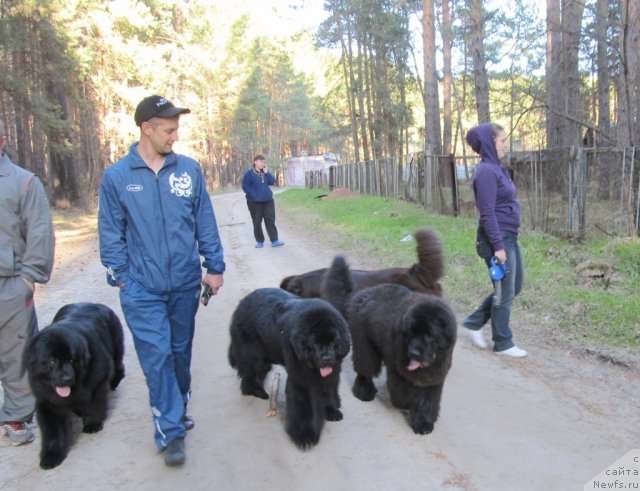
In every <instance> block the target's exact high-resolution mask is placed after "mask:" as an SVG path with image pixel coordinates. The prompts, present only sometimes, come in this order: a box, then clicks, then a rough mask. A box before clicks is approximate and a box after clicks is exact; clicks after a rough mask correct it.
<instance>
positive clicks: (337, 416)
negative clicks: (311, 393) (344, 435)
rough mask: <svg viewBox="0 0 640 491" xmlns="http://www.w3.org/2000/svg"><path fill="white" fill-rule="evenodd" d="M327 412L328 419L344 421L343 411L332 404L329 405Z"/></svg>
mask: <svg viewBox="0 0 640 491" xmlns="http://www.w3.org/2000/svg"><path fill="white" fill-rule="evenodd" d="M325 414H326V419H327V421H342V418H344V415H343V414H342V411H340V410H339V409H338V408H336V407H332V406H327V408H326V410H325Z"/></svg>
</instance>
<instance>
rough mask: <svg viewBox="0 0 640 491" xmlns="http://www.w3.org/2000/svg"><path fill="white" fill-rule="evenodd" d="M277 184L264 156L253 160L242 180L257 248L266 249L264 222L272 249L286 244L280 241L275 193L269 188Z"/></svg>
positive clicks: (258, 156)
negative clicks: (274, 199)
mask: <svg viewBox="0 0 640 491" xmlns="http://www.w3.org/2000/svg"><path fill="white" fill-rule="evenodd" d="M275 183H276V178H275V177H273V174H271V173H270V172H269V171H268V170H267V161H266V159H265V158H264V157H263V156H262V155H256V156H255V157H254V158H253V165H252V166H251V169H249V170H248V171H247V172H246V173H245V174H244V177H243V178H242V190H243V191H244V192H245V195H246V197H247V207H248V208H249V213H250V214H251V221H252V222H253V236H254V237H255V239H256V248H257V249H261V248H263V247H264V232H263V231H262V221H263V220H264V226H265V227H266V229H267V235H269V240H270V241H271V246H272V247H280V246H283V245H284V242H282V241H280V240H278V229H277V228H276V204H275V202H274V201H273V191H271V188H270V187H269V186H273V185H274V184H275Z"/></svg>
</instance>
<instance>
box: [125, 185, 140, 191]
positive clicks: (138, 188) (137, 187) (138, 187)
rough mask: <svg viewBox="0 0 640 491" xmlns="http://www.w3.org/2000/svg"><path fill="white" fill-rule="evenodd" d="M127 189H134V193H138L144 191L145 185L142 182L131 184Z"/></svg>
mask: <svg viewBox="0 0 640 491" xmlns="http://www.w3.org/2000/svg"><path fill="white" fill-rule="evenodd" d="M125 189H126V190H127V191H132V192H134V193H137V192H139V191H142V189H143V187H142V184H129V185H128V186H127V187H126V188H125Z"/></svg>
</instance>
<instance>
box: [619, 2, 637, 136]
mask: <svg viewBox="0 0 640 491" xmlns="http://www.w3.org/2000/svg"><path fill="white" fill-rule="evenodd" d="M620 22H621V29H620V45H619V51H620V57H621V60H620V62H621V63H620V66H621V69H620V77H619V81H618V114H617V126H618V139H619V140H620V143H621V144H622V145H623V146H630V145H637V144H638V142H640V121H638V120H637V118H636V114H637V108H638V107H639V106H638V104H639V103H640V53H638V51H639V50H638V45H639V44H640V42H639V38H640V6H639V5H638V2H637V1H634V0H620Z"/></svg>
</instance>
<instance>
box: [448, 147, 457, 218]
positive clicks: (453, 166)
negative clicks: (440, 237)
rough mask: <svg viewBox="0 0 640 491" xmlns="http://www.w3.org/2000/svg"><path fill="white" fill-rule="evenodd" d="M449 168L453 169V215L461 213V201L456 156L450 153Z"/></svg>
mask: <svg viewBox="0 0 640 491" xmlns="http://www.w3.org/2000/svg"><path fill="white" fill-rule="evenodd" d="M449 169H451V201H452V205H453V216H454V217H457V216H458V215H459V214H460V202H459V201H458V175H457V172H456V158H455V156H454V155H453V154H452V153H450V154H449Z"/></svg>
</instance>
